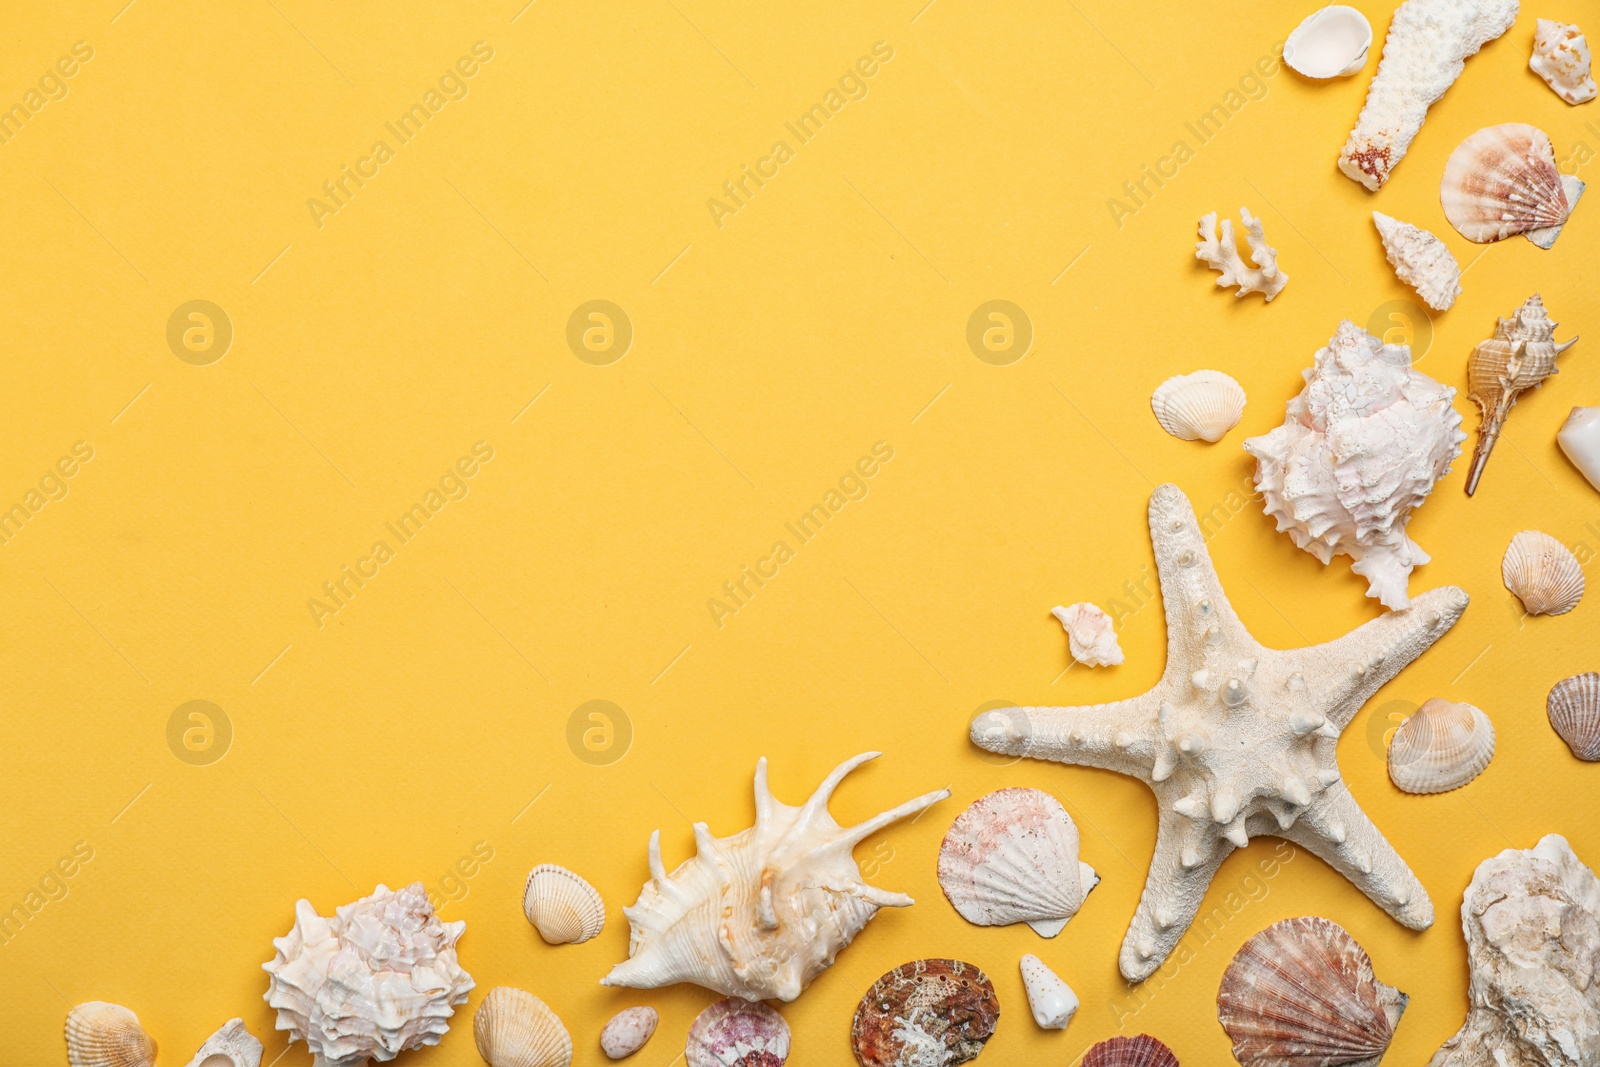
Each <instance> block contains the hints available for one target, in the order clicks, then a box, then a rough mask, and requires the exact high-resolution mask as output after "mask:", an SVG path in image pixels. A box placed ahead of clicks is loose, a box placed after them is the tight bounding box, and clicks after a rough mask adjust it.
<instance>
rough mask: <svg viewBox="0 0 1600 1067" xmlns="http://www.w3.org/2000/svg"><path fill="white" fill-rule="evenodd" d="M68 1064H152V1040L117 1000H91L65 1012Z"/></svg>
mask: <svg viewBox="0 0 1600 1067" xmlns="http://www.w3.org/2000/svg"><path fill="white" fill-rule="evenodd" d="M67 1062H68V1063H70V1064H71V1065H72V1067H155V1063H156V1043H155V1041H154V1040H153V1039H152V1038H151V1037H150V1035H149V1034H147V1033H145V1032H144V1027H142V1026H140V1025H139V1017H138V1016H137V1015H135V1014H134V1013H133V1012H131V1011H129V1010H128V1009H127V1008H124V1007H123V1006H122V1005H121V1004H108V1003H106V1002H105V1001H103V1000H91V1001H89V1002H88V1003H85V1004H79V1005H78V1006H77V1007H75V1008H73V1009H72V1010H71V1011H70V1012H68V1013H67Z"/></svg>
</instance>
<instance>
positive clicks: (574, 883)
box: [522, 863, 606, 945]
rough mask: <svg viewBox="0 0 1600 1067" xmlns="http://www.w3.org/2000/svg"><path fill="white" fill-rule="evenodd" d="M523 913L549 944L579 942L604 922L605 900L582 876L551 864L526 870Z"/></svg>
mask: <svg viewBox="0 0 1600 1067" xmlns="http://www.w3.org/2000/svg"><path fill="white" fill-rule="evenodd" d="M522 913H523V914H524V915H526V916H527V917H528V921H529V922H530V923H532V924H533V925H534V928H535V929H537V930H538V931H539V936H540V937H542V938H544V940H545V942H546V943H547V944H551V945H578V944H582V943H583V942H585V941H587V940H589V939H590V938H591V937H594V936H595V935H596V934H598V933H599V932H600V931H601V930H603V929H605V925H606V902H605V901H604V900H602V899H601V897H600V894H599V892H598V891H597V890H596V889H595V887H594V886H592V885H590V884H589V883H588V882H586V881H584V880H583V878H582V876H580V875H578V874H576V873H575V872H573V871H569V870H567V869H566V868H565V867H558V866H556V865H555V864H553V863H542V864H540V865H539V866H537V867H535V868H534V869H533V870H532V871H530V872H528V881H527V884H526V885H525V886H524V887H523V890H522Z"/></svg>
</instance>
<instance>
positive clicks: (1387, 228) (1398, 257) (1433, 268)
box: [1372, 211, 1461, 311]
mask: <svg viewBox="0 0 1600 1067" xmlns="http://www.w3.org/2000/svg"><path fill="white" fill-rule="evenodd" d="M1372 221H1373V223H1374V224H1375V225H1376V226H1377V227H1378V236H1379V237H1380V238H1382V240H1383V254H1384V255H1386V256H1388V257H1389V265H1390V266H1392V267H1394V272H1395V274H1396V276H1398V277H1399V279H1400V280H1401V281H1403V282H1405V283H1406V284H1407V285H1409V286H1411V288H1413V289H1415V290H1416V291H1417V295H1418V296H1420V297H1422V300H1423V303H1425V304H1427V305H1428V306H1429V307H1431V308H1433V310H1435V311H1448V310H1450V306H1451V305H1452V304H1454V303H1455V302H1456V297H1458V296H1460V295H1461V264H1459V263H1457V262H1456V257H1455V256H1453V255H1451V254H1450V249H1448V248H1446V247H1445V243H1444V242H1443V241H1441V240H1439V238H1437V237H1435V236H1434V235H1433V234H1431V233H1429V232H1428V231H1427V230H1424V229H1423V228H1422V227H1420V226H1413V225H1411V223H1409V222H1401V221H1400V220H1399V219H1395V218H1390V217H1389V216H1388V215H1385V214H1384V213H1383V212H1381V211H1374V212H1373V213H1372Z"/></svg>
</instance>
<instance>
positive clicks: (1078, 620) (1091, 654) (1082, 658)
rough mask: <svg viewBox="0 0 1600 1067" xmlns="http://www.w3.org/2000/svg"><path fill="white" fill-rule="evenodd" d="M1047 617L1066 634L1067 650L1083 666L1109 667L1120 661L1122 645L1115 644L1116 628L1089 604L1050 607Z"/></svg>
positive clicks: (1103, 614)
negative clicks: (1054, 621) (1059, 625)
mask: <svg viewBox="0 0 1600 1067" xmlns="http://www.w3.org/2000/svg"><path fill="white" fill-rule="evenodd" d="M1050 614H1052V615H1054V616H1055V617H1056V621H1058V622H1059V623H1061V628H1062V629H1063V630H1065V631H1067V650H1068V651H1069V652H1071V653H1072V658H1073V659H1074V660H1077V661H1078V662H1079V663H1081V664H1083V665H1084V666H1085V667H1111V666H1115V665H1117V664H1118V663H1121V662H1122V646H1121V645H1119V644H1117V628H1116V626H1115V625H1113V624H1112V622H1111V616H1109V615H1107V614H1106V613H1105V612H1104V611H1102V610H1100V609H1099V608H1097V607H1095V606H1094V605H1093V604H1089V603H1081V604H1070V605H1068V606H1067V607H1064V608H1051V609H1050Z"/></svg>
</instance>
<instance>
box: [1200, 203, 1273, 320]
mask: <svg viewBox="0 0 1600 1067" xmlns="http://www.w3.org/2000/svg"><path fill="white" fill-rule="evenodd" d="M1239 217H1240V218H1241V219H1243V220H1244V229H1245V241H1246V243H1247V244H1248V245H1249V246H1250V259H1251V260H1252V261H1253V262H1254V263H1255V266H1254V267H1250V266H1247V265H1246V264H1245V261H1244V257H1242V256H1240V255H1239V249H1238V247H1237V246H1236V245H1235V244H1234V240H1233V220H1231V219H1223V220H1222V233H1221V236H1220V237H1219V236H1218V234H1217V213H1216V212H1215V211H1213V212H1211V213H1209V214H1207V215H1206V216H1205V217H1204V218H1202V219H1201V220H1200V241H1199V243H1197V244H1196V245H1195V246H1194V255H1195V258H1196V259H1198V260H1200V261H1201V262H1203V263H1204V264H1205V265H1206V266H1208V267H1210V268H1211V269H1212V270H1214V271H1217V272H1218V273H1219V275H1220V276H1219V277H1218V278H1217V284H1218V285H1220V286H1223V287H1224V288H1226V287H1227V286H1230V285H1236V286H1238V287H1239V291H1238V292H1237V293H1236V294H1235V295H1236V296H1245V295H1247V294H1249V293H1260V294H1261V295H1262V296H1264V297H1266V298H1267V300H1268V301H1269V302H1270V301H1271V300H1272V298H1273V297H1275V296H1277V295H1278V294H1279V293H1280V292H1282V291H1283V287H1284V285H1285V284H1287V283H1288V281H1289V276H1288V275H1287V274H1285V273H1284V272H1283V271H1281V270H1279V269H1278V250H1277V249H1275V248H1273V247H1272V246H1271V245H1269V244H1267V238H1266V235H1265V233H1264V232H1263V230H1262V227H1261V220H1260V219H1258V218H1256V217H1255V216H1254V215H1252V214H1250V209H1249V208H1244V207H1241V208H1240V209H1239Z"/></svg>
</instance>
